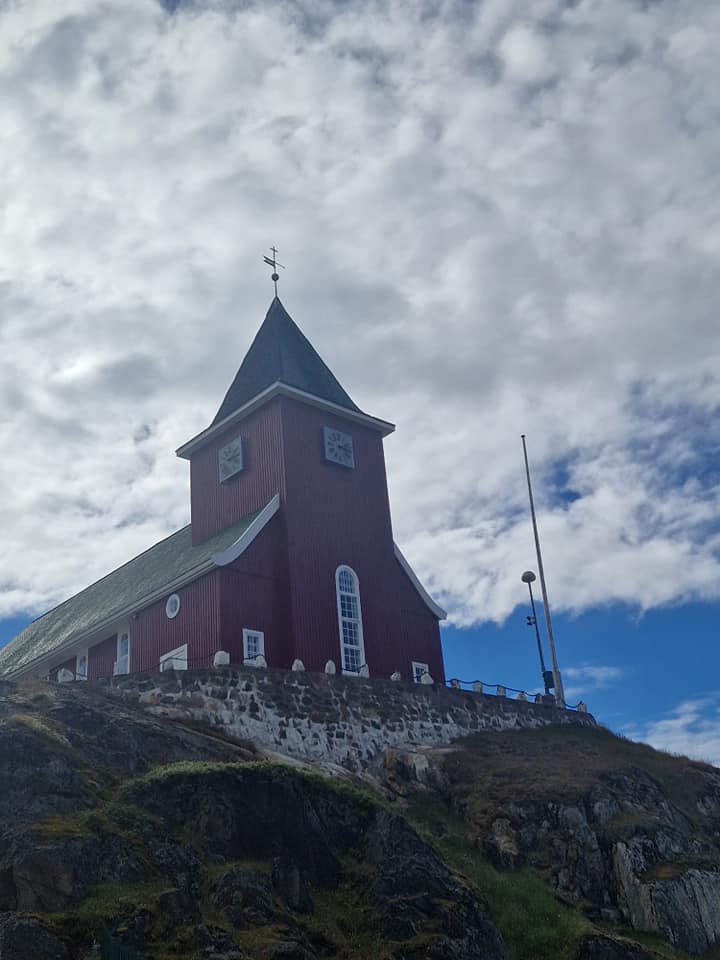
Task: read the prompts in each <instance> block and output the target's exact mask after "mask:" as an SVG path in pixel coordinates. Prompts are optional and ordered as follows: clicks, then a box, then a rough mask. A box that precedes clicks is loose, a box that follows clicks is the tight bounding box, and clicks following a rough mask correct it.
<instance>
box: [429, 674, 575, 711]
mask: <svg viewBox="0 0 720 960" xmlns="http://www.w3.org/2000/svg"><path fill="white" fill-rule="evenodd" d="M445 686H446V687H449V688H450V689H451V690H469V691H472V692H473V693H485V694H487V695H488V696H496V697H500V698H508V694H509V693H514V694H515V697H510V698H508V699H515V700H521V701H526V702H531V703H542V704H554V703H555V702H556V701H555V697H554V696H553V695H552V694H546V693H530V692H528V691H527V690H518V689H517V688H516V687H509V686H507V684H505V683H486V682H485V681H484V680H458V679H457V677H453V678H452V679H451V680H446V681H445ZM565 709H566V710H576V711H577V712H578V713H586V712H587V706H586V705H585V703H584V702H583V701H582V700H580V701H579V702H578V703H575V704H572V703H566V704H565Z"/></svg>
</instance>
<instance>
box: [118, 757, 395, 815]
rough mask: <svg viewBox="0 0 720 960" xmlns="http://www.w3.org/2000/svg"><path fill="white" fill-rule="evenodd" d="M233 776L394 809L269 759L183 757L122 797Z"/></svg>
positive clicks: (131, 785) (126, 788)
mask: <svg viewBox="0 0 720 960" xmlns="http://www.w3.org/2000/svg"><path fill="white" fill-rule="evenodd" d="M225 776H230V777H233V778H235V779H237V780H238V781H239V782H240V783H242V782H243V781H244V780H247V779H250V778H252V779H254V780H255V779H258V778H260V777H264V778H267V779H269V780H272V781H275V782H278V783H279V782H289V781H294V782H301V783H302V784H303V786H304V787H307V788H309V789H313V788H315V789H318V790H322V791H327V790H330V791H332V792H333V793H335V794H339V795H340V796H342V797H344V798H345V799H347V800H349V801H352V802H355V803H358V804H360V805H362V806H363V807H365V808H366V809H368V808H374V809H379V808H381V807H382V808H388V809H389V808H390V804H388V803H387V801H384V800H382V799H381V798H380V797H378V796H377V795H375V794H373V793H371V792H370V791H369V790H364V789H362V788H361V787H357V786H355V785H354V784H351V783H348V782H346V781H344V780H338V779H336V778H333V777H328V776H325V775H324V774H321V773H316V772H315V771H311V770H306V769H302V768H298V767H296V766H293V765H291V764H289V763H273V762H271V761H269V760H253V761H249V762H241V761H221V760H180V761H178V762H177V763H169V764H164V765H162V766H159V767H154V768H153V769H152V770H150V771H149V772H148V773H145V774H143V775H142V776H139V777H135V778H134V779H133V780H130V781H128V782H126V783H125V784H123V785H122V786H121V788H120V790H119V791H118V798H119V799H121V798H122V797H137V796H139V795H140V794H141V793H142V792H143V791H144V790H145V789H147V788H148V787H155V786H170V785H171V784H172V782H173V780H178V781H179V780H186V779H188V778H189V777H200V778H203V779H207V778H213V777H225Z"/></svg>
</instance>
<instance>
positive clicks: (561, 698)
mask: <svg viewBox="0 0 720 960" xmlns="http://www.w3.org/2000/svg"><path fill="white" fill-rule="evenodd" d="M522 445H523V456H524V457H525V475H526V476H527V486H528V497H529V499H530V516H531V518H532V527H533V536H534V537H535V553H536V554H537V562H538V573H539V574H540V589H541V591H542V598H543V609H544V610H545V623H546V624H547V632H548V643H549V644H550V660H551V662H552V672H553V690H554V691H555V701H556V703H557V704H558V706H560V707H564V706H565V691H564V690H563V683H562V677H561V676H560V667H559V666H558V662H557V653H556V651H555V638H554V636H553V628H552V620H551V619H550V604H549V603H548V595H547V587H546V585H545V572H544V570H543V562H542V553H541V552H540V536H539V534H538V527H537V518H536V516H535V501H534V500H533V492H532V483H531V481H530V465H529V463H528V455H527V446H526V444H525V434H524V433H523V434H522Z"/></svg>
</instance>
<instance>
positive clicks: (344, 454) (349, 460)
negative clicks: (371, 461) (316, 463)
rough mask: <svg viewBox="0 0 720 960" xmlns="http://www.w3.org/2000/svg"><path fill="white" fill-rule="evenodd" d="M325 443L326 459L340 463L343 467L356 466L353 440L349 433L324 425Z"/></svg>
mask: <svg viewBox="0 0 720 960" xmlns="http://www.w3.org/2000/svg"><path fill="white" fill-rule="evenodd" d="M323 443H324V446H325V459H326V460H329V461H330V462H331V463H339V464H340V466H341V467H349V468H351V469H352V467H354V466H355V454H354V452H353V441H352V437H351V436H350V434H349V433H341V432H340V430H333V428H332V427H323Z"/></svg>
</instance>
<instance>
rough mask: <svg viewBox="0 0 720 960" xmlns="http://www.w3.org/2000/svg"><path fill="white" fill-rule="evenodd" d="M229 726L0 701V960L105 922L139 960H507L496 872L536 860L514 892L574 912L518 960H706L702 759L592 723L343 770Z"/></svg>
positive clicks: (70, 951) (48, 693)
mask: <svg viewBox="0 0 720 960" xmlns="http://www.w3.org/2000/svg"><path fill="white" fill-rule="evenodd" d="M231 679H232V678H231ZM171 680H172V682H173V683H175V684H176V686H177V679H176V678H171ZM168 682H169V681H168ZM293 682H295V681H293ZM301 686H302V685H301ZM393 688H394V687H393ZM228 689H229V690H232V689H235V688H233V687H228ZM298 689H300V687H298ZM338 689H339V688H338ZM353 689H355V688H353ZM357 689H360V688H359V687H358V688H357ZM245 692H246V693H249V694H252V690H250V691H245ZM401 701H402V702H403V703H404V702H405V701H404V700H402V698H401ZM401 701H398V702H401ZM238 702H239V701H238ZM438 703H439V701H438ZM155 707H157V705H155V706H154V707H153V709H155ZM288 709H289V708H288ZM333 709H337V710H339V711H341V712H342V709H343V708H342V705H341V704H339V705H338V704H335V707H334V708H333ZM353 709H354V708H353ZM358 709H359V707H358ZM372 709H373V710H374V709H375V707H374V706H373V708H372ZM462 709H465V708H464V707H463V708H462ZM190 719H192V718H190ZM290 721H291V718H290V717H289V716H288V717H287V722H288V723H290ZM317 722H318V723H320V720H319V719H318V720H317ZM354 722H355V721H354V720H353V723H354ZM378 722H379V721H378ZM193 724H194V721H193ZM219 729H224V728H218V727H217V726H216V727H215V728H214V729H211V728H208V727H202V726H200V725H194V726H193V725H192V724H191V725H188V718H187V717H186V718H185V719H184V721H183V722H177V721H171V720H170V719H169V718H167V717H166V718H162V717H160V716H158V715H157V714H156V715H150V714H149V713H148V712H147V711H146V710H145V709H144V708H141V707H138V706H133V705H131V704H127V703H125V702H124V701H119V700H117V699H115V698H114V697H108V696H105V695H104V694H103V693H102V692H101V691H99V690H93V689H92V688H89V687H79V688H70V687H62V686H51V685H36V686H35V687H34V688H33V687H29V688H22V689H18V690H17V691H15V690H14V689H13V690H6V691H5V693H4V694H3V695H0V958H1V960H8V958H9V960H15V958H16V957H18V958H19V957H20V956H23V958H25V957H30V956H32V957H37V958H40V960H87V958H89V957H94V956H96V955H97V944H96V943H95V941H96V940H97V938H98V936H99V933H100V931H101V930H103V929H106V930H108V931H110V934H111V935H114V936H115V937H116V938H117V939H120V940H122V941H123V942H126V943H128V944H130V945H135V946H136V947H137V948H138V949H141V950H142V951H144V953H145V956H147V957H148V958H151V957H153V956H155V955H156V954H157V951H158V948H159V945H160V944H163V945H164V947H168V948H169V949H170V953H169V954H168V955H172V956H177V957H178V958H180V957H193V958H195V957H202V958H205V957H210V956H213V957H215V958H217V960H273V958H275V960H320V958H324V960H333V958H338V957H343V958H347V960H366V958H367V957H371V956H372V957H375V956H378V957H382V958H383V960H476V958H482V960H505V958H506V950H505V946H504V943H503V938H502V936H501V934H500V933H499V931H498V927H497V926H496V923H497V924H499V925H500V926H501V928H502V930H503V931H504V932H505V934H506V936H507V940H508V943H509V944H510V948H511V949H512V951H516V947H517V942H516V940H513V941H512V942H511V937H513V933H514V931H513V922H514V920H513V918H512V916H511V917H510V919H509V920H508V917H507V912H505V914H504V912H503V909H502V906H503V905H502V904H498V900H497V893H496V892H495V893H493V889H494V888H493V883H494V882H498V881H497V880H496V881H493V880H492V878H491V876H490V875H491V874H492V873H493V871H492V870H491V869H490V868H489V867H488V865H487V861H488V860H489V861H490V862H491V863H492V864H494V865H495V866H496V867H497V868H498V869H499V870H500V871H502V874H501V880H500V881H499V883H500V885H501V887H502V889H503V891H505V890H507V891H509V892H512V890H513V887H512V881H509V879H508V878H512V876H513V871H516V870H517V869H518V868H521V867H530V868H531V870H524V871H523V872H522V873H521V874H520V878H521V881H522V882H521V883H520V885H519V887H518V893H517V895H518V896H519V897H520V898H522V897H523V896H525V892H526V891H527V890H528V889H529V888H528V887H523V883H524V882H525V881H526V880H527V878H528V876H531V877H532V883H533V884H535V887H534V888H533V889H534V890H535V892H536V893H537V888H538V886H539V887H540V888H541V890H542V896H543V897H544V898H546V899H545V901H544V902H545V903H546V905H547V903H548V902H549V909H547V910H545V912H544V913H543V917H545V916H546V915H547V916H549V917H553V916H555V914H554V913H553V908H557V910H558V911H559V910H560V907H559V906H558V903H557V901H558V900H560V901H563V902H564V903H565V904H566V905H569V907H568V908H566V909H564V910H563V916H564V917H565V920H562V922H561V925H560V926H556V928H555V929H556V934H555V940H554V941H553V944H554V946H553V950H552V951H551V952H550V953H548V952H545V953H543V952H542V949H543V948H542V935H544V934H542V935H541V936H539V937H538V938H536V939H535V940H534V941H533V943H534V944H539V945H540V946H539V949H535V947H533V949H532V950H530V951H529V953H528V952H527V951H526V952H525V953H523V954H517V953H516V952H513V953H512V956H518V957H519V960H529V958H530V957H532V960H549V958H550V957H551V956H552V957H553V960H554V958H555V957H556V956H557V955H558V950H557V949H556V948H557V947H558V945H560V946H561V948H562V951H564V952H563V955H565V953H566V954H567V956H572V957H573V960H656V957H657V956H658V955H657V954H656V953H654V952H653V951H652V949H650V948H645V947H640V946H639V945H637V944H634V943H632V942H631V941H630V939H629V927H630V926H632V927H634V928H636V929H642V930H648V931H651V932H654V933H656V934H658V935H660V936H661V937H664V938H665V940H667V941H668V942H669V943H670V944H674V945H676V946H678V947H680V948H682V949H684V950H688V951H691V952H694V953H698V954H699V953H702V952H704V951H707V950H708V949H711V948H713V947H714V946H716V945H717V944H719V943H720V909H718V903H720V856H719V855H718V854H719V850H720V772H718V771H717V770H714V769H713V768H711V767H707V766H704V765H702V764H693V763H691V762H690V761H685V760H682V759H681V758H672V757H668V756H666V755H663V754H658V753H656V752H655V751H652V750H650V748H648V747H645V746H643V745H639V744H630V743H628V742H627V741H623V740H620V739H618V738H616V737H613V736H612V735H611V734H610V733H609V732H607V731H603V730H600V729H598V728H597V727H595V726H593V725H588V726H587V727H582V726H581V727H573V726H572V725H568V726H565V727H557V728H555V727H542V726H541V727H538V728H536V729H524V730H521V731H516V732H513V731H496V732H492V731H484V732H483V733H481V734H478V735H477V736H476V737H474V738H468V739H465V740H462V741H460V742H456V743H453V744H443V745H442V746H440V747H438V746H429V745H423V744H414V745H411V747H410V748H407V747H403V748H401V747H399V746H395V747H390V748H386V749H385V751H384V753H383V754H382V756H380V755H379V754H375V753H373V754H372V756H371V757H366V758H365V759H366V761H367V762H366V763H364V765H358V764H357V763H354V764H349V763H344V764H343V765H342V766H338V765H336V764H335V762H334V761H332V760H331V761H327V762H323V763H319V762H318V763H317V764H315V763H313V764H310V763H308V762H300V761H299V760H297V759H296V760H294V761H293V762H292V764H290V763H289V762H288V761H287V759H286V760H285V761H284V762H283V763H282V764H278V763H277V762H275V761H277V756H276V755H270V754H266V757H272V760H273V762H268V760H267V759H266V760H259V757H262V753H261V752H260V750H259V749H258V748H257V747H255V746H253V745H250V744H247V743H239V742H236V741H233V740H230V739H227V738H225V737H224V736H223V735H222V734H221V733H219ZM407 729H408V727H407V726H405V727H404V728H403V731H404V732H403V735H405V733H406V732H407ZM373 730H375V728H373ZM340 732H342V731H340ZM401 732H402V731H401ZM330 733H333V737H332V739H333V743H334V742H335V741H336V740H338V739H340V738H338V737H337V736H336V734H337V733H338V727H337V725H336V726H335V729H334V730H332V731H330V730H328V731H327V732H326V736H327V737H329V735H330ZM376 734H377V730H375V733H373V736H376ZM373 743H375V741H373ZM333 749H334V748H333ZM373 749H375V747H373ZM378 749H379V748H378ZM358 756H359V754H358ZM332 757H334V758H335V759H337V758H338V757H341V754H340V753H332ZM345 759H346V760H347V756H346V757H345ZM311 767H312V768H313V769H315V770H316V769H318V767H320V768H321V769H324V770H326V771H330V772H331V773H332V774H333V776H332V778H326V777H321V776H318V775H317V774H316V773H311V772H310V768H311ZM348 767H352V768H353V769H352V770H350V769H348ZM358 785H362V786H363V788H366V789H370V790H371V791H372V795H370V794H368V793H363V792H362V791H361V790H359V789H358ZM423 805H425V807H427V810H428V816H427V817H426V816H424V815H421V813H420V812H419V811H420V810H422V809H423ZM458 815H461V817H462V819H461V818H460V817H459V816H458ZM428 817H429V819H428ZM408 818H409V819H408ZM412 823H416V824H418V829H419V830H421V831H423V830H425V829H426V828H427V827H428V826H429V830H428V833H427V834H425V833H422V836H421V835H420V834H419V833H418V832H416V830H415V829H414V828H413V826H412ZM458 824H461V826H462V833H461V834H458V830H459V829H461V828H460V827H459V826H458ZM448 837H449V838H450V840H449V841H448V842H447V843H445V842H444V840H445V839H447V838H448ZM424 838H425V839H424ZM428 838H430V842H428ZM436 842H437V846H436V845H435V844H436ZM439 851H440V852H439ZM443 858H445V859H443ZM448 864H454V865H455V868H456V870H458V871H461V872H460V873H458V872H454V871H453V869H452V868H451V867H450V866H448ZM487 870H489V871H490V873H486V872H484V871H487ZM533 872H534V874H533ZM537 875H539V876H540V877H542V878H543V879H544V880H545V881H546V882H547V885H544V884H543V883H542V881H540V880H538V878H537ZM468 877H469V878H470V879H468ZM523 878H525V879H524V880H523ZM503 884H505V885H506V886H502V885H503ZM548 886H549V887H550V888H551V890H552V891H553V893H554V895H555V898H553V897H552V896H550V895H549V894H548ZM484 894H486V895H487V896H488V898H489V900H490V902H491V903H492V909H493V913H492V914H491V913H490V911H489V909H488V907H487V905H486V903H485V900H484V898H483V896H484ZM503 895H504V893H503ZM518 902H519V901H518ZM543 909H545V908H543ZM581 913H582V914H584V917H582V916H580V915H581ZM557 916H558V917H560V913H558V914H557ZM567 917H571V918H574V919H573V922H572V923H571V922H569V921H567ZM543 922H547V921H545V920H543ZM558 922H559V923H560V921H558ZM565 931H568V938H566V939H562V940H559V939H558V937H560V936H562V937H564V936H565ZM541 933H542V932H541ZM526 942H527V941H526ZM548 942H549V941H548ZM349 943H352V944H353V948H352V951H351V952H348V946H347V945H348V944H349ZM93 944H95V945H93ZM21 945H22V946H21ZM566 947H567V950H566V949H565V948H566ZM669 949H670V948H669V947H668V948H667V950H669ZM22 950H25V951H26V952H25V953H22ZM93 951H95V952H93ZM663 956H670V954H669V953H667V952H665V953H663Z"/></svg>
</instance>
